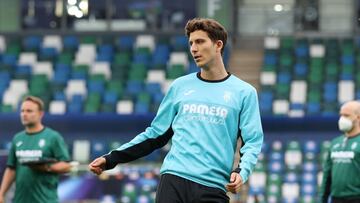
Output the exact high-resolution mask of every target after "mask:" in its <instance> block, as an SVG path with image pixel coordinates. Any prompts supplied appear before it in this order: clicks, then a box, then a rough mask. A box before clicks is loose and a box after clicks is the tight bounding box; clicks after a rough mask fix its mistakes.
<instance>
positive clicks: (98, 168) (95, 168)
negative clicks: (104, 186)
mask: <svg viewBox="0 0 360 203" xmlns="http://www.w3.org/2000/svg"><path fill="white" fill-rule="evenodd" d="M105 164H106V159H105V158H104V157H99V158H96V159H95V160H94V161H93V162H91V163H90V164H89V170H90V171H91V172H93V173H95V174H96V175H100V174H101V173H102V172H103V171H104V170H105Z"/></svg>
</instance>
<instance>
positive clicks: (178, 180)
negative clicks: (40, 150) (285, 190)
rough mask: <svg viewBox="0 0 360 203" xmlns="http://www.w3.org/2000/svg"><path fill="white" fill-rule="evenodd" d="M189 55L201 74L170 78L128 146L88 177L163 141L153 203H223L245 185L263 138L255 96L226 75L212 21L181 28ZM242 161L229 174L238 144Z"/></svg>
mask: <svg viewBox="0 0 360 203" xmlns="http://www.w3.org/2000/svg"><path fill="white" fill-rule="evenodd" d="M185 31H186V35H187V37H188V39H189V46H190V51H191V54H192V57H193V59H194V60H195V62H196V64H197V66H198V67H200V71H199V72H198V73H192V74H189V75H186V76H183V77H180V78H178V79H176V80H175V81H174V82H173V83H172V85H171V87H170V88H169V90H168V92H167V94H166V96H165V97H164V99H163V101H162V103H161V105H160V107H159V110H158V112H157V115H156V117H155V118H154V120H153V121H152V123H151V126H150V127H148V128H147V129H146V130H145V131H144V132H143V133H140V134H139V135H138V136H136V137H135V138H134V139H133V140H131V141H130V142H129V143H127V144H124V145H122V146H121V147H120V148H118V149H116V150H114V151H111V152H110V153H109V154H106V155H104V156H102V157H99V158H97V159H95V160H94V161H93V162H92V163H90V164H89V169H90V170H91V171H92V172H94V173H95V174H101V173H102V172H103V171H104V170H108V169H111V168H114V167H115V166H116V165H117V164H118V163H125V162H129V161H132V160H135V159H138V158H140V157H142V156H145V155H147V154H149V153H151V152H152V151H153V150H155V149H157V148H160V147H162V146H164V145H165V144H166V143H167V142H168V141H169V140H170V139H171V141H172V146H171V149H170V151H169V153H168V154H167V156H166V157H165V159H164V162H163V165H162V167H161V171H160V173H161V178H160V182H159V185H158V188H157V194H156V202H158V203H169V202H207V203H209V202H216V203H220V202H229V198H228V196H227V195H226V191H230V192H233V193H237V192H238V191H239V190H240V187H241V185H242V184H243V183H244V182H245V181H247V179H248V177H249V175H250V173H251V172H252V170H253V167H254V166H255V164H256V162H257V156H258V154H259V153H260V151H261V145H262V142H263V132H262V126H261V120H260V113H259V107H258V100H257V93H256V90H255V88H253V87H252V86H251V85H249V84H248V83H246V82H244V81H242V80H241V79H239V78H237V77H235V76H234V75H232V74H231V73H229V72H227V71H226V69H225V66H224V63H223V59H222V54H223V52H224V47H225V45H226V41H227V32H226V30H225V29H224V27H223V26H222V25H221V24H219V23H218V22H217V21H215V20H212V19H204V18H195V19H192V20H190V21H188V23H187V24H186V27H185ZM238 139H241V140H242V141H243V142H242V143H243V145H242V147H241V150H240V154H241V155H242V156H241V162H240V164H239V166H238V168H236V169H235V170H233V168H232V164H233V160H234V154H235V150H236V143H237V140H238Z"/></svg>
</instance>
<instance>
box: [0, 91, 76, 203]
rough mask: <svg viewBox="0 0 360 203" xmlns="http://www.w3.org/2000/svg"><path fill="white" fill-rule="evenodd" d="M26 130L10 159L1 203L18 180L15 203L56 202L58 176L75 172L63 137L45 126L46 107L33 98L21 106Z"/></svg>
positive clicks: (15, 142)
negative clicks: (71, 170) (43, 121)
mask: <svg viewBox="0 0 360 203" xmlns="http://www.w3.org/2000/svg"><path fill="white" fill-rule="evenodd" d="M20 115H21V122H22V124H23V125H24V127H25V130H24V131H21V132H19V133H17V134H16V135H15V136H14V138H13V140H12V145H11V149H10V152H9V156H8V160H7V168H6V170H5V173H4V176H3V179H2V183H1V188H0V203H3V202H4V196H5V193H6V192H7V191H8V189H9V187H10V186H11V184H12V183H13V182H14V181H15V184H16V189H15V197H14V200H13V202H14V203H23V202H32V203H43V202H47V203H56V202H58V197H57V185H58V181H59V180H58V179H59V178H58V176H59V174H61V173H66V172H69V171H70V169H71V165H70V163H68V162H67V161H69V153H68V150H67V148H66V145H65V142H64V140H63V138H62V137H61V135H60V134H59V133H58V132H56V131H54V130H52V129H50V128H48V127H45V126H44V125H43V124H42V123H41V119H42V118H43V115H44V104H43V102H42V100H40V99H39V98H37V97H33V96H29V97H26V98H25V99H24V101H23V102H22V105H21V113H20Z"/></svg>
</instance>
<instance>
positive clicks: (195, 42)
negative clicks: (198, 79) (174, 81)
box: [189, 30, 220, 68]
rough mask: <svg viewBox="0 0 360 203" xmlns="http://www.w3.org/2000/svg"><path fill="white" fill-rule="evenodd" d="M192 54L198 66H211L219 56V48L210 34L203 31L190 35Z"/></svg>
mask: <svg viewBox="0 0 360 203" xmlns="http://www.w3.org/2000/svg"><path fill="white" fill-rule="evenodd" d="M189 45H190V52H191V55H192V57H193V58H194V61H195V63H196V65H197V66H199V67H202V68H204V67H207V66H210V65H211V64H212V63H213V62H214V60H215V56H216V54H217V51H218V50H220V49H218V46H217V44H216V43H214V42H213V41H211V39H210V38H209V36H208V34H207V33H206V32H204V31H202V30H197V31H194V32H192V33H190V36H189Z"/></svg>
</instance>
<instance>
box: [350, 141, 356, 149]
mask: <svg viewBox="0 0 360 203" xmlns="http://www.w3.org/2000/svg"><path fill="white" fill-rule="evenodd" d="M356 147H357V142H354V143H352V145H351V149H352V150H354V149H356Z"/></svg>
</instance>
